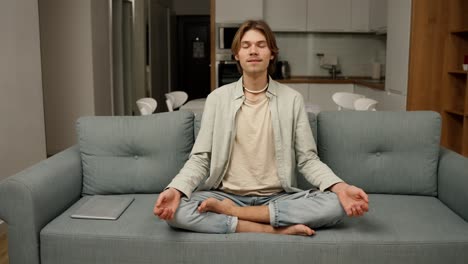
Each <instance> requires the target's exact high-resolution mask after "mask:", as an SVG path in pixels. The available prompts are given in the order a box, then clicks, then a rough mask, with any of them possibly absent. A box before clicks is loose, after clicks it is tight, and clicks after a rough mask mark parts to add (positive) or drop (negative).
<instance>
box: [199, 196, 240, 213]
mask: <svg viewBox="0 0 468 264" xmlns="http://www.w3.org/2000/svg"><path fill="white" fill-rule="evenodd" d="M235 207H236V204H235V203H234V202H233V201H231V200H229V199H224V200H222V201H220V200H217V199H215V198H208V199H206V200H205V201H203V202H202V203H201V204H200V206H199V207H198V211H199V212H200V213H204V212H214V213H218V214H225V215H233V213H232V209H233V208H235Z"/></svg>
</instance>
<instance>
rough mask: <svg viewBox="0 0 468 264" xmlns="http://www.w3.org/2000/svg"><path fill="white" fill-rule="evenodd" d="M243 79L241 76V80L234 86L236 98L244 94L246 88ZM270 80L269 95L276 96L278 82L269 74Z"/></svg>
mask: <svg viewBox="0 0 468 264" xmlns="http://www.w3.org/2000/svg"><path fill="white" fill-rule="evenodd" d="M242 80H243V77H240V78H239V80H238V81H237V83H236V86H235V87H234V98H233V99H239V98H241V97H243V96H244V88H243V86H242ZM268 80H269V85H268V89H267V96H268V97H271V96H272V95H273V96H276V91H277V90H278V83H277V82H276V81H275V80H273V79H272V78H271V76H268Z"/></svg>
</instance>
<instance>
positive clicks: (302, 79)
mask: <svg viewBox="0 0 468 264" xmlns="http://www.w3.org/2000/svg"><path fill="white" fill-rule="evenodd" d="M276 81H278V82H280V83H286V84H287V83H329V84H357V85H362V86H366V87H369V88H372V89H376V90H385V80H383V79H379V80H373V79H371V78H370V77H365V76H364V77H363V76H346V77H343V76H338V77H337V79H332V78H331V77H329V76H291V78H289V79H280V80H276Z"/></svg>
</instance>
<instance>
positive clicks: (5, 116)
mask: <svg viewBox="0 0 468 264" xmlns="http://www.w3.org/2000/svg"><path fill="white" fill-rule="evenodd" d="M0 32H2V33H1V34H2V38H1V41H0V58H1V59H0V179H2V178H5V177H8V176H10V175H12V174H14V173H16V172H18V171H20V170H22V169H24V168H26V167H28V166H30V165H32V164H34V163H36V162H38V161H40V160H42V159H44V158H45V157H46V151H45V144H46V143H45V132H44V110H43V102H42V83H41V61H40V60H41V55H40V49H39V25H38V6H37V0H16V1H2V8H0Z"/></svg>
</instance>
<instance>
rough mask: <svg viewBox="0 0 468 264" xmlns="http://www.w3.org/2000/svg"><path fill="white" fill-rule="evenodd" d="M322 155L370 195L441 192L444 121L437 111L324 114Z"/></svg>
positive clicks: (321, 119) (320, 127) (321, 118)
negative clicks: (440, 149)
mask: <svg viewBox="0 0 468 264" xmlns="http://www.w3.org/2000/svg"><path fill="white" fill-rule="evenodd" d="M317 121H318V122H317V123H318V124H317V127H318V131H317V132H318V150H319V157H320V158H321V160H322V161H323V162H325V163H326V164H327V165H328V166H329V167H330V168H331V169H332V170H333V171H334V172H335V173H336V174H337V175H338V176H339V177H341V178H342V179H343V180H345V181H346V182H348V183H350V184H354V185H356V186H359V187H361V188H363V189H364V190H365V191H367V192H369V193H391V194H416V195H431V196H434V195H436V194H437V165H438V157H439V144H440V126H441V119H440V116H439V114H438V113H435V112H429V111H425V112H422V111H421V112H372V111H370V112H362V111H359V112H356V111H339V112H322V113H320V114H319V115H318V120H317Z"/></svg>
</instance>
